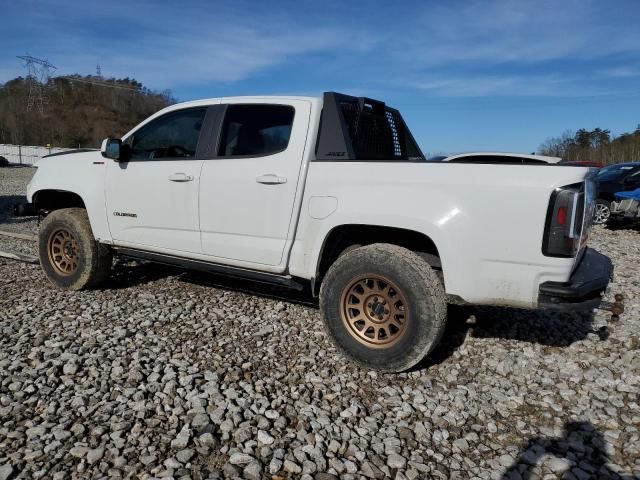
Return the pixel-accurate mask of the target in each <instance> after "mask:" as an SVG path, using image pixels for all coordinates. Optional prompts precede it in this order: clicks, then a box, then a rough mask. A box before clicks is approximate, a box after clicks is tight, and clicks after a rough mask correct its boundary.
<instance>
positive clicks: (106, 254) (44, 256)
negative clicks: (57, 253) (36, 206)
mask: <svg viewBox="0 0 640 480" xmlns="http://www.w3.org/2000/svg"><path fill="white" fill-rule="evenodd" d="M60 232H63V235H66V237H65V238H71V239H73V241H74V246H75V247H76V248H75V249H74V250H75V255H73V258H74V261H75V264H76V267H75V268H71V269H70V271H69V272H65V273H63V272H62V270H61V268H60V267H59V266H57V263H56V260H55V258H52V255H51V254H50V251H51V249H50V241H51V239H52V236H55V235H59V234H60ZM65 232H66V233H65ZM38 254H39V257H40V265H41V266H42V270H44V273H45V274H46V276H47V279H48V280H49V281H50V282H51V283H52V284H53V285H55V286H56V287H58V288H61V289H64V290H82V289H86V288H90V287H95V286H98V285H99V284H100V283H101V282H102V281H104V280H105V279H106V278H107V277H108V276H109V272H110V271H111V264H112V261H113V254H112V252H111V249H110V248H109V247H108V246H106V245H102V244H100V243H99V242H97V241H96V240H95V238H94V236H93V232H92V231H91V224H90V223H89V217H88V216H87V211H86V210H85V209H83V208H63V209H60V210H55V211H53V212H51V213H50V214H49V215H47V217H46V218H45V219H44V221H43V222H42V224H41V225H40V232H39V235H38Z"/></svg>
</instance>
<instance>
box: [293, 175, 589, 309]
mask: <svg viewBox="0 0 640 480" xmlns="http://www.w3.org/2000/svg"><path fill="white" fill-rule="evenodd" d="M587 172H588V169H586V168H579V167H557V166H552V165H540V166H538V165H536V166H523V165H469V164H446V163H443V164H428V163H410V162H311V164H310V166H309V174H308V179H307V185H306V189H305V193H304V200H303V206H302V211H301V218H300V224H299V228H298V232H297V235H296V240H295V242H294V247H293V250H292V256H291V262H290V272H291V274H293V275H296V276H301V277H304V278H315V277H316V270H317V267H318V259H319V258H320V255H321V252H322V247H323V243H324V240H325V238H326V237H327V235H328V234H329V233H330V232H331V230H332V229H333V228H335V227H337V226H340V225H347V224H356V225H357V224H363V225H381V226H393V227H398V228H405V229H409V230H415V231H418V232H421V233H423V234H425V235H427V236H428V237H430V238H431V239H432V240H433V242H434V243H435V244H436V246H437V248H438V251H439V253H440V258H441V261H442V266H443V273H444V280H445V289H446V291H447V293H449V294H452V295H458V296H460V297H461V298H463V299H464V300H465V301H468V302H470V303H476V304H492V305H512V306H522V307H533V306H535V305H536V303H537V295H538V285H539V284H540V283H541V282H544V281H547V280H556V281H566V280H567V279H568V278H569V275H570V273H571V268H572V266H573V263H574V260H573V259H563V258H551V257H545V256H544V255H543V254H542V238H543V232H544V225H545V219H546V213H547V208H548V203H549V199H550V195H551V193H552V191H553V190H554V189H555V188H556V187H559V186H563V185H568V184H571V183H577V182H580V181H582V180H583V179H584V177H585V175H586V173H587ZM326 198H330V199H331V200H326ZM318 199H322V200H318ZM333 199H335V200H333ZM319 204H320V205H327V207H326V208H325V210H326V212H322V213H323V214H321V215H319V214H318V213H317V212H314V209H315V210H317V205H319ZM334 204H335V206H334V207H331V205H334ZM330 210H332V211H331V213H329V214H328V215H325V214H326V213H327V212H329V211H330Z"/></svg>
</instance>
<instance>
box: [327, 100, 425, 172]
mask: <svg viewBox="0 0 640 480" xmlns="http://www.w3.org/2000/svg"><path fill="white" fill-rule="evenodd" d="M316 160H317V161H325V162H326V161H331V162H336V161H376V160H378V161H396V160H397V161H405V162H421V161H424V160H425V158H424V155H423V154H422V152H421V151H420V148H419V147H418V144H417V143H416V141H415V140H414V139H413V136H412V135H411V132H410V131H409V128H408V127H407V125H406V124H405V123H404V120H403V118H402V115H400V112H399V111H398V110H396V109H395V108H391V107H388V106H387V105H385V103H384V102H381V101H379V100H373V99H371V98H365V97H351V96H349V95H344V94H341V93H335V92H325V94H324V106H323V109H322V118H321V120H320V132H319V134H318V142H317V144H316Z"/></svg>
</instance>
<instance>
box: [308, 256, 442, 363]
mask: <svg viewBox="0 0 640 480" xmlns="http://www.w3.org/2000/svg"><path fill="white" fill-rule="evenodd" d="M320 307H321V310H322V314H323V317H324V321H325V325H326V329H327V332H328V333H329V335H330V337H331V338H332V340H333V341H334V343H335V344H336V346H337V347H338V348H339V349H340V350H341V351H342V352H343V353H344V354H345V355H346V356H348V357H350V358H351V359H353V360H355V361H356V362H358V363H359V364H361V365H363V366H365V367H367V368H373V369H377V370H385V371H393V372H398V371H402V370H406V369H408V368H410V367H412V366H414V365H415V364H417V363H418V362H419V361H420V360H422V358H424V357H425V356H426V355H427V354H428V353H429V352H430V351H431V350H432V349H433V348H434V347H435V346H436V345H437V343H438V342H439V340H440V338H441V336H442V332H443V331H444V326H445V321H446V311H447V309H446V302H445V294H444V288H443V286H442V282H441V281H440V280H439V278H438V276H437V274H436V272H435V271H434V270H433V269H432V268H431V267H430V266H429V265H428V264H427V263H426V262H425V261H424V259H423V258H421V257H420V256H419V255H418V254H416V253H414V252H412V251H410V250H407V249H405V248H402V247H398V246H396V245H390V244H374V245H368V246H365V247H360V248H356V249H354V250H351V251H349V252H347V253H345V254H343V255H342V256H340V258H338V260H336V262H335V263H334V264H333V265H332V266H331V267H330V268H329V271H328V272H327V275H326V277H325V278H324V280H323V282H322V286H321V289H320Z"/></svg>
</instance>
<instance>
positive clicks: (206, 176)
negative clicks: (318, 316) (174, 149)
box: [200, 100, 311, 271]
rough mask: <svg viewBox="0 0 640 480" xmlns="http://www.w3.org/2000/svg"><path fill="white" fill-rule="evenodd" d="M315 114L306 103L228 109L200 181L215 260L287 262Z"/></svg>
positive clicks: (205, 234) (207, 248) (208, 246)
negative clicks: (308, 137) (311, 118)
mask: <svg viewBox="0 0 640 480" xmlns="http://www.w3.org/2000/svg"><path fill="white" fill-rule="evenodd" d="M310 114H311V104H310V102H308V101H304V100H290V101H289V100H287V101H277V102H275V101H273V100H265V102H264V103H262V102H261V103H254V104H240V103H238V104H229V105H227V107H226V113H225V116H224V120H223V123H222V126H221V131H220V140H219V142H218V151H217V155H216V156H215V158H212V159H210V160H205V162H204V165H203V166H202V175H201V180H200V181H201V183H200V229H201V238H202V250H203V253H204V254H206V255H209V256H211V257H215V258H212V260H214V261H217V262H221V263H229V264H233V265H240V266H247V267H251V266H252V265H262V266H265V265H268V266H278V265H283V264H284V261H285V260H284V253H285V247H286V246H287V240H288V239H290V238H291V236H292V235H293V229H294V228H293V227H294V225H295V224H294V222H293V208H294V202H295V199H296V193H297V188H298V178H299V176H300V171H301V166H302V159H303V155H304V149H305V144H306V138H307V128H308V125H309V117H310ZM261 268H264V267H261ZM271 270H273V271H279V270H281V269H280V268H271Z"/></svg>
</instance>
